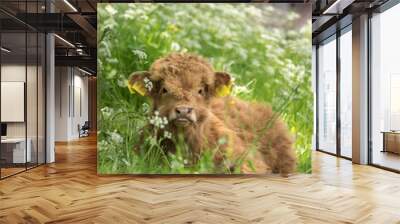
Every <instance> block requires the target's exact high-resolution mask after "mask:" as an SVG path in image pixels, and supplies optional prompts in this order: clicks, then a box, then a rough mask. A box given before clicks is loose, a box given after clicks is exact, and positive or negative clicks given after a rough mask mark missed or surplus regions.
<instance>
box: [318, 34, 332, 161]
mask: <svg viewBox="0 0 400 224" xmlns="http://www.w3.org/2000/svg"><path fill="white" fill-rule="evenodd" d="M318 76H319V77H318V101H319V102H318V110H319V112H318V118H319V123H318V126H319V127H318V132H319V133H318V137H319V139H318V140H319V141H318V147H319V149H320V150H324V151H327V152H331V153H336V41H335V39H334V40H332V41H330V42H328V43H326V44H324V45H320V46H319V48H318Z"/></svg>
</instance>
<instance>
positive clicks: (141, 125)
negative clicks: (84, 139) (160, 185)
mask: <svg viewBox="0 0 400 224" xmlns="http://www.w3.org/2000/svg"><path fill="white" fill-rule="evenodd" d="M310 17H311V7H310V5H308V4H298V5H293V4H156V3H154V4H139V3H130V4H122V3H114V4H106V3H103V4H98V67H99V76H98V96H99V98H98V110H99V113H98V127H99V128H98V130H99V131H98V173H99V174H248V173H249V174H253V173H257V174H269V173H273V174H274V173H275V174H279V175H281V176H288V175H293V174H294V173H296V172H301V173H310V172H311V141H312V134H313V94H312V89H311V23H310ZM303 18H304V20H303Z"/></svg>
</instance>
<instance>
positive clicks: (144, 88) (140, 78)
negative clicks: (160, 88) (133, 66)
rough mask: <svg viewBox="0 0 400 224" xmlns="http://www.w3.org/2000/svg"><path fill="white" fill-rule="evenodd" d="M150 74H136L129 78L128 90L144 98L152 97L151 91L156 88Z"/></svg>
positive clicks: (143, 72)
mask: <svg viewBox="0 0 400 224" xmlns="http://www.w3.org/2000/svg"><path fill="white" fill-rule="evenodd" d="M149 77H150V73H149V72H148V71H139V72H134V73H132V74H131V75H130V76H129V79H128V81H127V82H128V83H127V86H128V89H129V91H130V92H131V93H132V94H133V93H138V94H140V95H142V96H148V95H150V92H151V90H152V89H153V88H154V84H153V83H152V81H151V80H150V79H149Z"/></svg>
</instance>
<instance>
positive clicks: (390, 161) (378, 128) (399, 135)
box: [371, 5, 400, 170]
mask: <svg viewBox="0 0 400 224" xmlns="http://www.w3.org/2000/svg"><path fill="white" fill-rule="evenodd" d="M398 21H400V5H396V6H394V7H393V8H391V9H389V10H387V11H385V12H383V13H381V14H377V15H375V16H374V17H372V21H371V23H372V24H371V25H372V38H371V40H372V49H371V50H372V63H371V64H372V82H371V83H372V87H371V88H372V90H371V91H372V100H371V101H372V102H371V103H372V107H371V108H372V113H371V115H372V118H371V119H372V130H371V131H372V163H374V164H377V165H380V166H384V167H388V168H391V169H396V170H400V110H399V109H400V108H399V107H400V105H399V96H400V63H399V59H398V52H400V45H399V42H398V40H399V39H400V33H399V32H398V30H397V29H395V27H398Z"/></svg>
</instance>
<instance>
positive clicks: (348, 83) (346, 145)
mask: <svg viewBox="0 0 400 224" xmlns="http://www.w3.org/2000/svg"><path fill="white" fill-rule="evenodd" d="M351 42H352V35H351V30H350V31H348V32H346V33H344V34H343V35H341V36H340V122H341V124H340V127H341V130H340V135H341V137H340V144H341V146H340V152H341V155H342V156H346V157H349V158H351V157H352V148H351V145H352V142H351V141H352V137H351V136H352V125H351V124H352V66H351V64H352V49H351V48H352V44H351Z"/></svg>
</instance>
